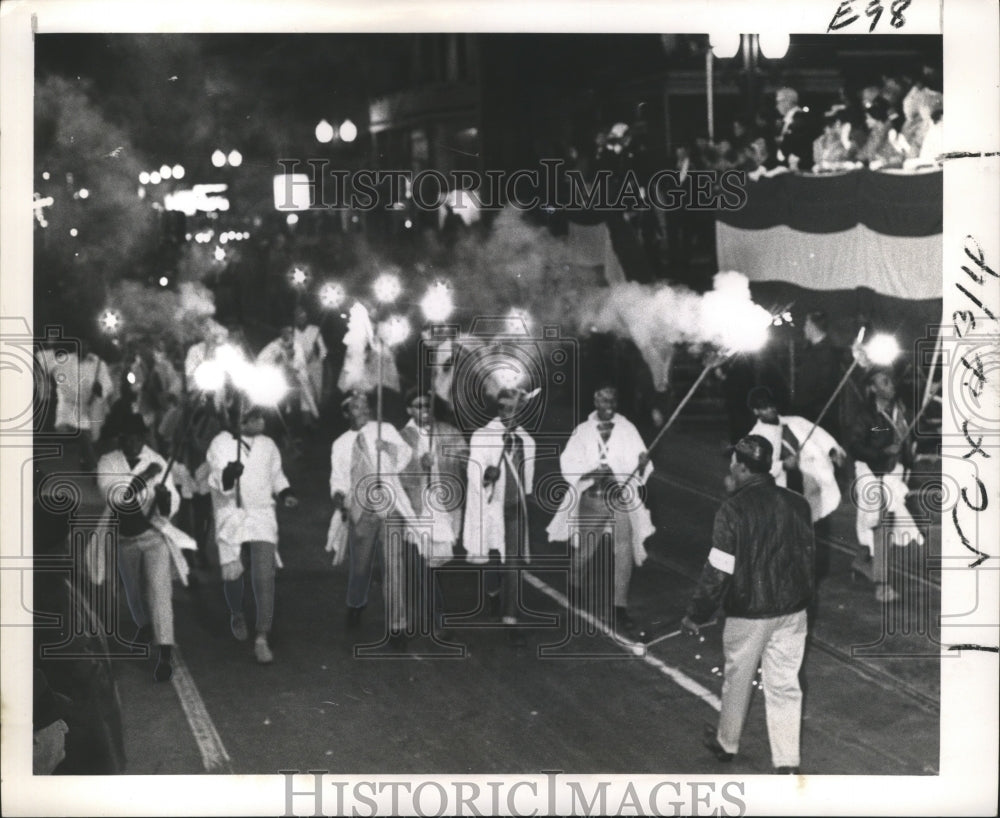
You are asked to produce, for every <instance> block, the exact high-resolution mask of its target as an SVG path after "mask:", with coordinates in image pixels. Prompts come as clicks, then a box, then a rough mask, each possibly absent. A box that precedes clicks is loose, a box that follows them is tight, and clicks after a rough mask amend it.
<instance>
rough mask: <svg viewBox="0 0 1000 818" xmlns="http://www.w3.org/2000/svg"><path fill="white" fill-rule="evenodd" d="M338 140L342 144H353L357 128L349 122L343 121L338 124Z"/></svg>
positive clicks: (356, 136) (356, 135) (347, 120)
mask: <svg viewBox="0 0 1000 818" xmlns="http://www.w3.org/2000/svg"><path fill="white" fill-rule="evenodd" d="M340 138H341V139H342V140H343V141H344V142H353V141H354V140H355V139H357V138H358V126H357V125H355V124H354V123H353V122H351V120H349V119H345V120H344V121H343V122H341V123H340Z"/></svg>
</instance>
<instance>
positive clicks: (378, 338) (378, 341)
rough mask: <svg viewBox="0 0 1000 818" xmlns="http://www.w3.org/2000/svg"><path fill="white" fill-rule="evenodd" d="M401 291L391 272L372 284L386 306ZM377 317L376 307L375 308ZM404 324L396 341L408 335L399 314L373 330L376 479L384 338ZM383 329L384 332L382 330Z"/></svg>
mask: <svg viewBox="0 0 1000 818" xmlns="http://www.w3.org/2000/svg"><path fill="white" fill-rule="evenodd" d="M402 291H403V285H402V284H401V283H400V281H399V277H398V276H395V275H393V274H392V273H382V275H380V276H379V277H378V278H376V279H375V282H374V284H372V292H373V293H374V294H375V300H376V301H377V302H378V304H379V305H380V306H386V307H387V306H389V305H390V304H392V303H394V302H395V301H396V299H397V298H399V295H400V293H402ZM377 317H378V308H376V318H377ZM394 319H395V321H394ZM404 324H405V328H406V332H405V333H404V334H403V337H402V338H401V339H399V341H398V342H402V341H403V340H405V339H406V336H407V335H409V325H408V324H407V323H406V319H405V318H402V317H401V316H395V317H394V318H390V319H389V320H388V321H386V322H384V324H379V325H378V328H377V330H376V332H375V353H376V355H377V356H378V359H377V361H376V377H377V379H378V380H377V383H376V384H375V421H376V426H377V432H376V444H375V475H376V479H378V480H381V479H382V363H383V362H382V358H383V356H384V355H385V345H386V341H390V340H393V338H386V335H387V334H389V335H392V334H393V333H396V334H397V335H398V333H399V332H401V331H402V330H403V328H404ZM383 329H384V330H385V332H383Z"/></svg>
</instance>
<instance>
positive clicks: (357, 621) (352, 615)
mask: <svg viewBox="0 0 1000 818" xmlns="http://www.w3.org/2000/svg"><path fill="white" fill-rule="evenodd" d="M363 610H364V608H352V607H350V606H348V608H347V628H348V630H354V629H355V628H358V627H360V625H361V611H363Z"/></svg>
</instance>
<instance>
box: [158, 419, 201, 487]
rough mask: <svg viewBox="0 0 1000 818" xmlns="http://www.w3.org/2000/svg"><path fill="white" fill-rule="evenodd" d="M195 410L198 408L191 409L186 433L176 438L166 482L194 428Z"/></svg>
mask: <svg viewBox="0 0 1000 818" xmlns="http://www.w3.org/2000/svg"><path fill="white" fill-rule="evenodd" d="M195 408H196V407H194V406H192V407H191V410H190V413H189V414H188V417H187V422H186V423H185V424H184V431H183V432H182V433H181V436H180V438H179V439H176V438H175V441H174V446H173V451H171V452H170V459H169V460H168V461H167V468H166V471H164V472H163V479H164V480H166V479H167V477H169V476H170V470H171V469H172V468H173V467H174V461H175V460H177V456H178V454H179V453H180V452H181V450H182V449H183V448H184V441H186V440H187V436H188V435H189V434H190V433H191V429H192V428H194V419H195Z"/></svg>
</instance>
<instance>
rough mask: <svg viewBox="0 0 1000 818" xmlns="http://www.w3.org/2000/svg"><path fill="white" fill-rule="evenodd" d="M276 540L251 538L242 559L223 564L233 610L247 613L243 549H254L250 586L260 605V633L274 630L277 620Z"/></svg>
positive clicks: (232, 611) (227, 590) (224, 587)
mask: <svg viewBox="0 0 1000 818" xmlns="http://www.w3.org/2000/svg"><path fill="white" fill-rule="evenodd" d="M277 550H278V546H277V544H276V543H273V542H267V541H266V540H248V541H247V542H245V543H243V545H242V546H241V553H240V559H239V560H237V561H236V562H231V563H227V564H226V565H223V566H222V592H223V593H224V594H225V596H226V604H227V605H228V606H229V611H230V613H234V614H241V613H243V573H244V570H243V552H244V551H249V552H250V587H251V588H253V599H254V605H255V606H256V608H257V619H256V622H255V626H256V631H257V633H263V634H268V633H270V632H271V623H272V622H273V621H274V574H275V569H276V568H277V564H278V560H277V558H276V556H275V554H276V552H277Z"/></svg>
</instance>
